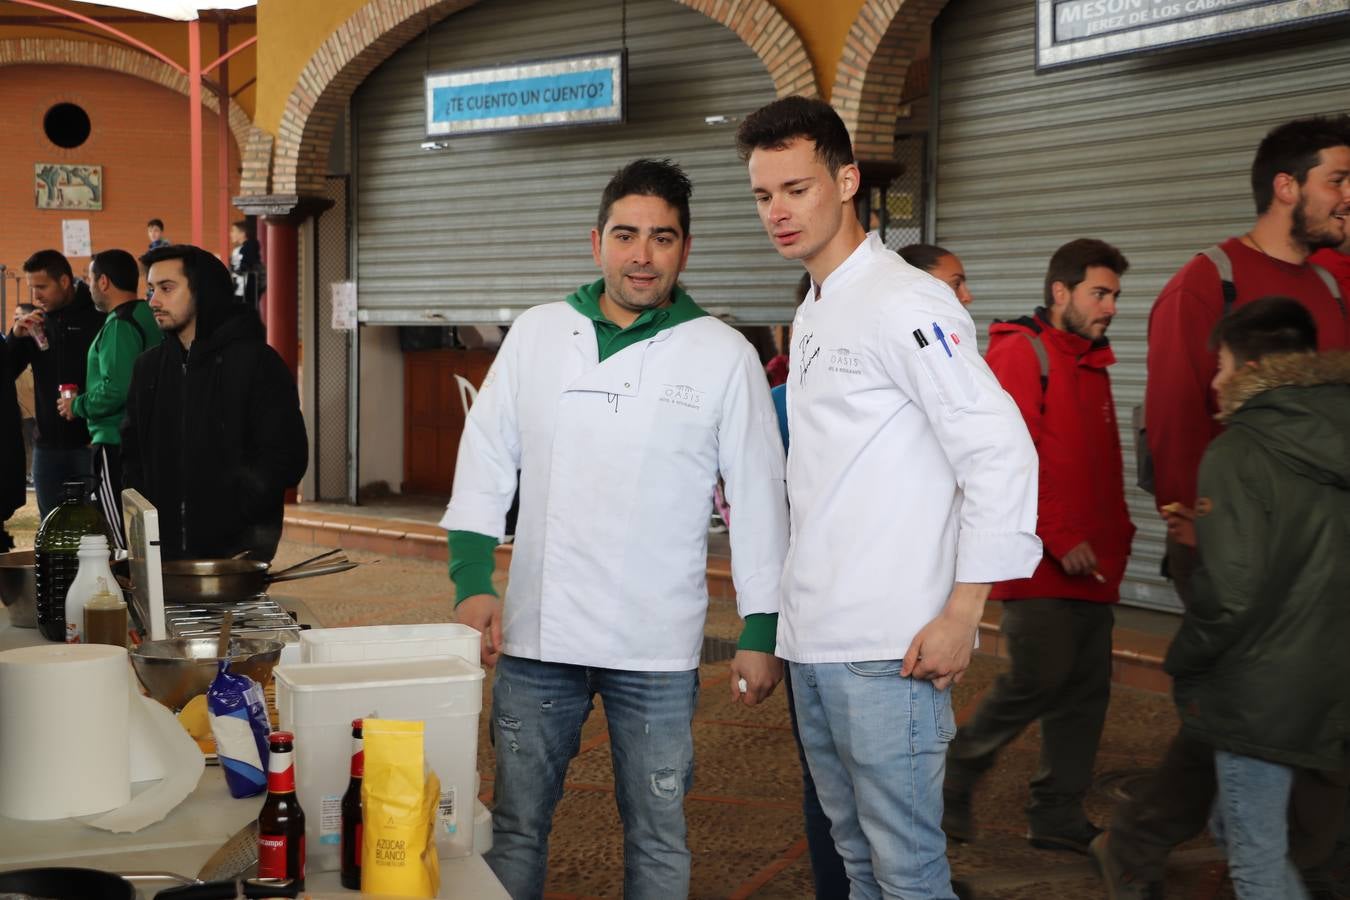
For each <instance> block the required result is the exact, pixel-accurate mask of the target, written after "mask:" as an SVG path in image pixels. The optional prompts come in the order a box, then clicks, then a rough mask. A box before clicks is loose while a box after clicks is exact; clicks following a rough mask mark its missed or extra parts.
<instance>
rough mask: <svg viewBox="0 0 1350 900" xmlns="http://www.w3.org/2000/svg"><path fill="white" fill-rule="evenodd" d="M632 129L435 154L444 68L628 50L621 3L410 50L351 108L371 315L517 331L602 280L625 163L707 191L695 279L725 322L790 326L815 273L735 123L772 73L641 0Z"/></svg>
mask: <svg viewBox="0 0 1350 900" xmlns="http://www.w3.org/2000/svg"><path fill="white" fill-rule="evenodd" d="M627 34H628V41H627V44H628V49H629V83H628V91H629V95H628V122H627V123H626V124H624V125H616V126H594V127H578V128H566V129H564V128H555V129H542V130H538V131H521V132H509V133H504V134H492V135H483V136H476V137H467V138H455V139H453V140H451V141H449V148H448V149H445V150H441V151H434V152H429V151H424V150H422V149H421V148H420V145H421V143H422V142H423V141H424V140H425V138H424V135H423V116H424V109H423V94H422V77H423V73H424V71H425V69H426V68H427V66H428V57H429V58H430V63H429V65H430V68H431V70H432V71H438V70H446V69H459V68H468V67H474V66H483V65H492V64H504V63H510V62H516V61H526V60H532V59H546V58H551V57H558V56H566V55H574V54H581V53H587V52H600V51H605V50H611V49H614V48H616V47H618V46H619V44H620V3H619V2H618V0H569V2H568V3H565V4H564V3H557V2H554V0H489V2H484V3H482V4H480V5H478V6H475V7H472V8H470V9H468V10H466V11H465V12H463V13H460V14H457V15H454V16H451V17H450V18H449V19H447V20H445V21H444V22H442V23H441V24H440V25H438V26H436V27H434V28H433V29H432V30H431V35H430V42H429V48H428V43H427V41H426V40H425V39H423V38H419V39H417V40H415V41H413V42H411V43H410V44H409V45H408V46H407V47H405V48H404V49H402V50H401V51H399V53H397V54H396V55H395V56H394V57H392V58H391V59H390V60H389V61H388V62H387V63H386V64H385V65H384V66H382V67H381V68H380V69H379V70H378V71H376V72H375V73H374V74H372V75H371V77H370V78H369V79H368V80H367V81H366V82H365V84H363V85H362V87H361V88H360V89H359V90H358V92H357V94H356V96H355V98H354V100H353V104H352V108H353V115H354V122H355V129H354V137H355V140H354V144H355V152H356V163H355V172H356V180H355V185H354V190H355V196H354V198H353V201H354V204H355V207H356V209H355V217H354V218H355V227H356V234H357V240H356V246H357V254H358V260H357V263H358V264H357V267H356V271H357V273H358V274H357V278H358V296H359V303H360V313H359V315H360V319H361V321H363V322H367V323H374V324H442V323H443V324H454V323H504V322H509V321H510V320H512V319H513V318H514V317H515V316H516V315H518V314H519V313H520V312H521V311H522V310H524V309H526V308H528V307H530V306H535V305H537V304H539V303H544V302H549V301H553V300H560V299H562V298H563V297H564V296H565V295H566V294H568V293H570V292H571V291H572V290H573V289H575V288H576V287H577V285H579V284H582V283H584V282H588V281H592V280H594V279H595V278H597V277H598V272H597V270H596V267H595V265H594V263H593V262H592V261H591V256H590V252H589V243H588V241H589V237H588V235H589V230H590V228H591V226H592V225H593V223H594V220H595V215H596V212H597V207H598V204H599V200H600V192H601V190H602V189H603V188H604V185H605V182H606V181H608V180H609V177H610V176H611V175H612V174H613V173H614V171H615V170H616V169H618V168H619V167H620V166H621V165H623V164H624V163H626V162H628V161H630V160H632V159H636V158H638V157H642V156H647V157H658V158H660V157H670V158H671V159H673V160H675V161H676V162H678V163H679V164H680V165H682V166H683V167H684V168H685V170H686V172H688V174H689V176H690V179H691V180H692V181H693V184H694V197H693V201H692V204H691V206H692V210H691V212H692V225H691V231H692V233H693V236H694V247H693V252H692V254H691V256H690V260H689V268H688V270H687V272H686V273H685V275H684V276H683V283H684V284H685V285H686V286H687V287H688V289H689V291H690V293H692V294H693V296H694V298H695V299H696V300H697V301H698V302H699V303H701V304H702V305H704V306H705V307H707V308H708V309H710V310H711V311H713V312H721V311H727V312H731V313H732V314H734V315H735V316H736V318H737V319H738V320H740V321H743V322H763V323H768V322H787V321H790V319H791V315H792V308H793V306H794V305H795V304H794V302H793V297H792V289H793V286H794V284H795V282H796V280H797V278H798V277H799V273H800V269H799V268H798V267H796V266H793V265H792V264H789V263H786V262H784V261H783V260H781V259H780V258H779V257H778V254H777V253H776V252H775V251H774V250H773V248H772V247H771V246H770V244H769V242H768V239H767V238H766V237H765V236H764V232H763V229H762V228H761V226H760V224H759V220H758V218H757V217H756V215H755V208H754V203H753V200H752V198H751V195H750V188H749V182H748V180H747V177H746V172H745V166H744V164H743V163H741V162H740V160H739V159H738V158H737V156H736V151H735V147H734V125H721V126H709V125H707V124H705V122H704V119H705V117H707V116H726V117H727V118H728V119H730V120H732V122H734V121H735V120H736V119H737V118H740V117H743V116H745V115H746V114H747V113H749V112H751V111H753V110H754V109H756V108H757V107H759V106H760V105H762V104H764V103H767V102H768V101H770V100H772V99H773V97H774V91H773V84H772V82H771V80H770V79H769V75H768V73H767V71H766V70H765V68H764V66H763V64H762V63H761V62H760V61H759V59H758V58H757V57H756V56H755V55H754V53H752V52H751V50H750V49H749V48H748V47H747V46H745V44H743V43H742V42H741V41H740V39H739V38H737V36H736V35H735V34H734V33H733V32H731V31H730V30H728V29H726V28H724V27H723V26H721V25H720V24H718V23H716V22H714V21H712V20H711V19H708V18H706V17H704V16H703V15H701V14H699V13H697V12H695V11H693V10H691V9H689V8H687V7H685V6H682V5H680V4H678V3H674V2H671V0H630V2H629V3H628V8H627Z"/></svg>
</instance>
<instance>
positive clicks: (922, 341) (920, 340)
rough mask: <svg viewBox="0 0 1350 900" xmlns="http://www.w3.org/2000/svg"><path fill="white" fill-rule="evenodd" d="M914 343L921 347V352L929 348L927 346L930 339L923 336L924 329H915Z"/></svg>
mask: <svg viewBox="0 0 1350 900" xmlns="http://www.w3.org/2000/svg"><path fill="white" fill-rule="evenodd" d="M914 343H916V344H918V345H919V349H920V350H922V349H923V348H924V347H927V346H928V338H926V337H924V336H923V329H922V328H915V329H914Z"/></svg>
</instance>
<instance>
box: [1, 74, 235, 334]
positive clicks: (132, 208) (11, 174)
mask: <svg viewBox="0 0 1350 900" xmlns="http://www.w3.org/2000/svg"><path fill="white" fill-rule="evenodd" d="M0 72H2V73H3V80H0V108H3V109H4V110H5V117H4V119H3V122H2V123H0V159H2V160H4V165H3V166H0V222H3V223H4V225H3V227H0V263H4V264H5V265H7V266H9V268H10V271H11V272H13V271H17V270H18V269H19V268H20V266H21V265H22V263H23V261H24V259H26V258H27V257H28V255H29V254H30V253H32V252H33V251H34V250H39V249H42V248H44V247H54V248H56V249H58V250H60V249H61V221H62V220H63V219H88V220H89V223H90V225H89V228H90V236H91V239H92V243H93V246H94V249H95V250H104V249H110V248H113V247H121V248H123V249H126V250H129V251H131V252H132V253H135V254H137V255H139V254H140V253H142V252H144V250H145V247H146V243H147V241H146V237H145V221H146V219H149V218H151V217H157V218H160V219H163V220H164V221H165V224H166V234H167V236H168V237H169V238H170V239H171V240H176V241H187V240H189V239H190V237H191V224H190V221H189V216H190V212H189V210H190V207H189V199H188V196H189V184H190V169H189V162H188V100H187V97H185V96H184V95H182V94H180V93H177V92H176V91H174V90H171V89H169V88H166V87H162V86H160V85H158V84H153V83H151V82H149V81H146V80H144V79H141V78H135V77H132V76H130V75H122V74H118V73H115V72H108V71H99V70H94V69H89V68H83V67H76V66H60V65H15V66H6V67H5V68H4V69H3V70H0ZM61 102H69V103H77V104H79V105H80V106H81V107H83V108H84V110H85V112H87V113H88V114H89V119H90V122H91V125H92V130H91V133H90V135H89V139H88V140H87V141H86V142H85V143H84V144H83V145H82V146H80V147H76V148H74V149H72V150H66V149H63V148H61V147H57V146H56V145H55V144H52V143H51V142H50V141H48V140H47V137H46V135H45V134H43V130H42V119H43V116H44V115H45V114H46V112H47V110H48V109H49V108H51V106H53V105H54V104H56V103H61ZM202 118H203V122H204V133H203V149H204V152H203V157H204V162H203V167H204V173H205V180H204V184H205V195H206V202H205V240H204V243H205V244H206V247H207V249H209V250H211V251H213V252H216V251H217V247H218V245H219V244H220V240H219V229H218V227H217V216H218V209H219V207H218V205H217V204H218V200H217V194H218V192H217V180H216V122H217V121H218V118H217V116H216V115H215V114H213V113H210V112H205V113H204V114H203V117H202ZM229 152H230V166H229V171H230V173H231V175H230V181H231V184H230V188H231V194H230V196H234V193H235V191H236V189H237V187H238V178H239V175H238V172H239V157H238V148H237V147H236V146H235V144H234V140H233V138H231V140H230V141H229ZM34 163H70V164H87V165H101V166H103V195H104V196H103V209H102V210H101V211H82V210H42V209H38V208H37V207H36V203H35V199H34V197H35V190H34V181H33V165H34ZM238 218H241V215H240V213H239V212H238V211H237V210H235V209H233V208H231V210H230V220H231V221H233V220H235V219H238ZM87 262H88V260H87V259H72V260H71V264H72V265H73V266H74V267H75V269H76V272H77V273H78V274H83V272H84V268H85V265H86V264H87ZM8 290H9V296H8V303H9V307H8V308H9V309H10V310H12V309H13V303H14V295H13V290H14V282H13V280H12V279H11V280H10V282H9V285H8Z"/></svg>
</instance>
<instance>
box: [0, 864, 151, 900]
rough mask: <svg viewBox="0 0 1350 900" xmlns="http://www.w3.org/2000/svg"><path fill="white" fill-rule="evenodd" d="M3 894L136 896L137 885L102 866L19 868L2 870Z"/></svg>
mask: <svg viewBox="0 0 1350 900" xmlns="http://www.w3.org/2000/svg"><path fill="white" fill-rule="evenodd" d="M0 894H29V895H32V896H34V897H44V898H47V897H50V898H51V900H136V886H135V885H133V884H132V883H131V882H130V881H127V880H126V879H125V878H122V877H120V876H118V875H113V874H112V873H111V872H100V871H99V870H98V869H70V868H43V869H16V870H14V871H12V872H0Z"/></svg>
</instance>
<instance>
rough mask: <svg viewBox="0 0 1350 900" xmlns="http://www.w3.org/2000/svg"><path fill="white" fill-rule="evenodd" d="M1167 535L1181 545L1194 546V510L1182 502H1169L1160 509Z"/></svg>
mask: <svg viewBox="0 0 1350 900" xmlns="http://www.w3.org/2000/svg"><path fill="white" fill-rule="evenodd" d="M1161 513H1162V517H1163V521H1164V522H1166V523H1167V536H1168V537H1170V538H1171V539H1172V540H1174V541H1176V542H1177V543H1178V544H1181V545H1182V546H1183V547H1194V546H1195V510H1193V509H1191V508H1190V507H1189V506H1186V505H1185V504H1182V503H1169V504H1167V505H1166V506H1164V507H1163V508H1162V510H1161Z"/></svg>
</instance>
